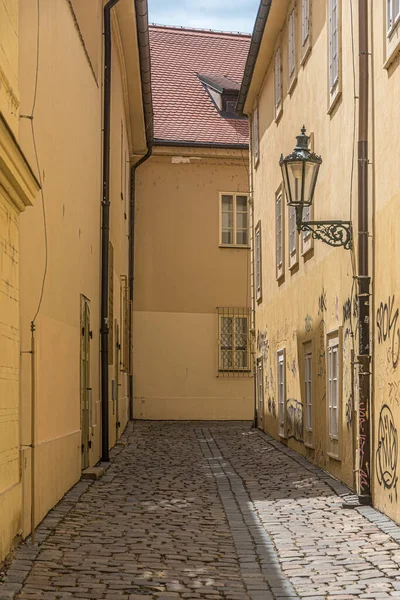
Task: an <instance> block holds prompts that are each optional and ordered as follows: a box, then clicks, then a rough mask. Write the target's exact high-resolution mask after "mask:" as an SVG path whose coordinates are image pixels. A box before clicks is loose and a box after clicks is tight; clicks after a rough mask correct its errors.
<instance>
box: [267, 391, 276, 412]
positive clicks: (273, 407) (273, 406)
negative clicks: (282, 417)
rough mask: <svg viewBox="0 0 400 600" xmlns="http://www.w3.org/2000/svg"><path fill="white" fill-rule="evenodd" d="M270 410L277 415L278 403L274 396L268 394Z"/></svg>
mask: <svg viewBox="0 0 400 600" xmlns="http://www.w3.org/2000/svg"><path fill="white" fill-rule="evenodd" d="M268 410H269V412H270V413H271V415H272V416H273V417H276V404H275V398H274V397H272V398H271V396H268Z"/></svg>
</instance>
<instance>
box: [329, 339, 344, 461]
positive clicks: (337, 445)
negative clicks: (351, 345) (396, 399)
mask: <svg viewBox="0 0 400 600" xmlns="http://www.w3.org/2000/svg"><path fill="white" fill-rule="evenodd" d="M342 349H343V345H342V328H339V329H337V330H335V331H331V332H329V333H328V334H327V336H326V411H327V434H328V435H327V440H328V449H327V454H328V456H329V457H330V458H333V459H334V460H339V461H340V460H341V435H340V434H341V427H342V381H343V350H342ZM335 354H336V357H337V365H336V367H337V369H336V375H337V377H336V382H337V383H336V390H337V395H336V411H337V412H336V419H337V422H336V425H337V430H336V431H335V432H333V433H332V428H331V425H332V422H331V421H332V419H331V414H332V413H331V410H332V387H333V386H332V385H331V383H330V382H331V381H333V379H334V378H333V377H331V374H332V371H333V369H332V364H333V363H332V360H333V358H332V357H334V356H335Z"/></svg>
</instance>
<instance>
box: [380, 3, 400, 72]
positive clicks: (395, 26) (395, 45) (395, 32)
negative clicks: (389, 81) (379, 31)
mask: <svg viewBox="0 0 400 600" xmlns="http://www.w3.org/2000/svg"><path fill="white" fill-rule="evenodd" d="M396 2H398V12H397V15H395V16H394V17H393V22H392V23H391V24H390V25H389V5H390V6H391V10H390V12H391V14H393V10H394V0H385V4H386V6H385V17H384V20H385V25H384V29H385V40H386V44H385V46H386V48H385V62H384V65H383V66H384V68H385V69H388V68H389V66H390V65H391V64H392V62H393V60H394V58H395V57H396V56H397V54H398V52H399V50H400V36H399V30H400V0H396ZM389 3H390V4H389Z"/></svg>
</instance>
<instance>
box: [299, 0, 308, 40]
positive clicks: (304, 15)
mask: <svg viewBox="0 0 400 600" xmlns="http://www.w3.org/2000/svg"><path fill="white" fill-rule="evenodd" d="M309 37H310V0H301V45H302V46H303V47H304V46H305V45H306V44H307V41H308V39H309Z"/></svg>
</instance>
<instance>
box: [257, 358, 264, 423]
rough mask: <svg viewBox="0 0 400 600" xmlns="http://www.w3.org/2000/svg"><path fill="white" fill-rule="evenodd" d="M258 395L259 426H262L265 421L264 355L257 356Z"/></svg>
mask: <svg viewBox="0 0 400 600" xmlns="http://www.w3.org/2000/svg"><path fill="white" fill-rule="evenodd" d="M257 396H258V398H257V400H258V403H257V407H258V411H257V412H258V414H257V416H258V426H259V427H260V426H261V427H262V425H263V421H264V367H263V359H262V357H259V358H257Z"/></svg>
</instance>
